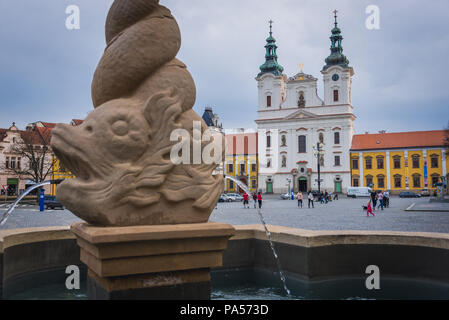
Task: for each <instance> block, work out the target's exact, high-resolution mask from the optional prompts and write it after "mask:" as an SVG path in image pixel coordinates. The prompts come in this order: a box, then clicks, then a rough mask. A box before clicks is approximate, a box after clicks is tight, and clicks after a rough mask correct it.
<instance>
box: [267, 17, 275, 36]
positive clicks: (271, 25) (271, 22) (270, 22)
mask: <svg viewBox="0 0 449 320" xmlns="http://www.w3.org/2000/svg"><path fill="white" fill-rule="evenodd" d="M268 23H269V24H270V33H271V28H272V27H273V23H274V21H273V20H271V19H270V21H268Z"/></svg>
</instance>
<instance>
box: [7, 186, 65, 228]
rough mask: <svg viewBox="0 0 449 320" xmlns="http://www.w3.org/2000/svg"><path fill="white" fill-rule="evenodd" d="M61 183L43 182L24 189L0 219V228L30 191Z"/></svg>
mask: <svg viewBox="0 0 449 320" xmlns="http://www.w3.org/2000/svg"><path fill="white" fill-rule="evenodd" d="M62 181H64V179H59V180H48V181H43V182H40V183H37V184H35V185H33V186H31V187H29V188H28V189H26V190H25V192H24V193H22V194H21V195H20V197H18V198H17V199H16V201H14V202H13V203H12V204H11V205H10V206H9V208H8V210H7V211H6V212H5V213H4V214H3V217H2V219H1V220H0V227H1V226H3V225H4V224H5V223H6V221H7V220H8V217H9V216H10V215H11V213H12V212H13V211H14V209H15V208H16V206H17V205H18V204H19V202H20V201H21V200H22V199H23V198H25V197H26V196H27V195H28V194H29V193H30V192H31V191H33V190H35V189H37V188H40V187H43V186H45V185H48V184H59V183H61V182H62Z"/></svg>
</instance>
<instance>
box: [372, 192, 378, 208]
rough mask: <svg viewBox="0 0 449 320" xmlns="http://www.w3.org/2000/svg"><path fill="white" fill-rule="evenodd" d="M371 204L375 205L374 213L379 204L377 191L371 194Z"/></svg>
mask: <svg viewBox="0 0 449 320" xmlns="http://www.w3.org/2000/svg"><path fill="white" fill-rule="evenodd" d="M371 202H372V203H373V208H372V209H373V211H374V210H376V204H377V193H376V191H372V192H371Z"/></svg>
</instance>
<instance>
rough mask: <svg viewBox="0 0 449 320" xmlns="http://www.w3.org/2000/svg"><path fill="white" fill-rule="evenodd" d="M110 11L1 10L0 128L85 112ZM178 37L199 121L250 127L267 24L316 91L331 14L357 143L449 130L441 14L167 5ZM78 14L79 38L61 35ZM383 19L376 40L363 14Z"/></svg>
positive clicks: (360, 7)
mask: <svg viewBox="0 0 449 320" xmlns="http://www.w3.org/2000/svg"><path fill="white" fill-rule="evenodd" d="M111 3H112V1H111V0H96V1H91V0H71V1H68V0H65V1H55V0H40V1H39V2H38V3H37V2H30V1H27V0H15V1H8V2H6V1H4V2H2V3H1V4H0V19H1V20H2V25H3V26H7V27H3V28H2V29H1V30H0V41H1V42H0V43H2V50H0V70H2V71H1V76H0V95H1V97H2V99H1V101H0V115H1V116H0V127H7V126H9V125H10V123H11V122H12V121H16V122H17V123H18V124H19V125H20V126H24V125H25V124H26V123H28V122H32V121H37V120H46V121H54V122H68V121H70V119H72V118H84V117H85V116H86V114H87V113H88V112H89V111H90V110H92V103H91V98H90V82H91V80H92V75H93V72H94V70H95V67H96V64H97V63H98V60H99V59H100V57H101V54H102V52H103V50H104V46H105V43H104V22H105V18H106V14H107V10H108V8H109V6H110V4H111ZM161 3H162V4H163V5H166V6H168V7H169V8H170V9H171V10H172V12H173V14H174V16H175V17H176V19H177V21H178V23H179V25H180V27H181V32H182V47H181V50H180V53H179V58H180V59H181V60H183V61H184V62H185V63H186V64H187V66H188V68H189V70H190V72H191V73H192V75H193V77H194V79H195V82H196V85H197V102H196V105H195V110H196V111H197V112H198V113H200V114H201V113H202V112H203V110H204V107H205V106H213V107H214V111H215V112H217V113H218V114H219V116H220V119H221V121H222V122H223V124H224V126H225V127H255V126H256V124H255V123H254V120H255V119H256V117H257V102H258V101H257V84H256V81H255V79H254V78H255V76H256V75H257V73H258V72H259V66H260V65H261V64H262V63H263V62H264V54H265V51H264V50H265V49H264V45H265V39H266V37H267V36H268V20H270V19H273V20H274V21H275V23H274V26H273V31H274V37H275V38H276V40H277V44H278V46H279V49H278V55H279V63H280V64H281V65H283V66H284V67H285V72H286V74H287V75H288V76H291V75H294V74H295V73H297V72H298V70H299V63H304V71H305V72H307V73H310V74H312V75H314V76H315V77H317V78H318V79H319V93H320V95H321V96H322V80H321V74H320V70H321V68H322V67H323V65H324V59H325V58H326V57H327V56H328V55H329V46H330V40H329V36H330V30H331V28H332V26H333V25H332V23H333V17H332V13H331V12H332V11H333V10H334V9H335V8H337V9H338V10H339V26H340V28H341V29H342V32H343V37H344V40H343V47H344V53H345V54H346V55H347V57H348V59H349V61H350V63H351V66H353V68H354V70H355V73H356V74H355V76H354V79H353V90H352V92H353V103H354V107H355V113H356V115H357V117H358V118H357V120H356V122H355V127H356V130H357V131H358V132H364V131H371V132H374V131H377V130H381V129H386V130H388V131H398V130H430V129H441V128H442V127H444V126H445V125H446V124H447V121H448V120H449V90H447V89H448V87H447V80H446V76H447V74H449V72H448V71H449V66H448V64H447V63H446V59H447V57H448V56H449V32H448V31H449V26H448V24H447V22H446V20H447V17H446V13H447V11H448V10H449V3H448V2H447V1H445V0H435V1H432V4H431V5H426V6H424V5H423V2H422V1H418V0H407V1H405V0H403V1H394V2H393V1H386V0H383V1H374V0H373V1H349V0H340V1H336V0H326V1H314V0H304V1H293V0H277V1H269V0H245V1H236V0H228V1H217V0H190V1H179V0H166V1H161ZM70 4H75V5H78V6H79V8H80V11H81V29H80V30H74V31H69V30H67V29H66V28H65V18H66V14H65V8H66V7H67V6H68V5H70ZM370 4H376V5H378V6H379V8H380V17H381V28H380V30H374V31H370V30H367V29H366V28H365V19H366V17H367V15H366V14H365V8H366V6H368V5H370Z"/></svg>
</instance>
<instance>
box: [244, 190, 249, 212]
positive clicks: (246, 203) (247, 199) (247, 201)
mask: <svg viewBox="0 0 449 320" xmlns="http://www.w3.org/2000/svg"><path fill="white" fill-rule="evenodd" d="M243 208H245V209H246V208H248V209H249V195H248V194H247V193H246V192H245V193H244V194H243Z"/></svg>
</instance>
